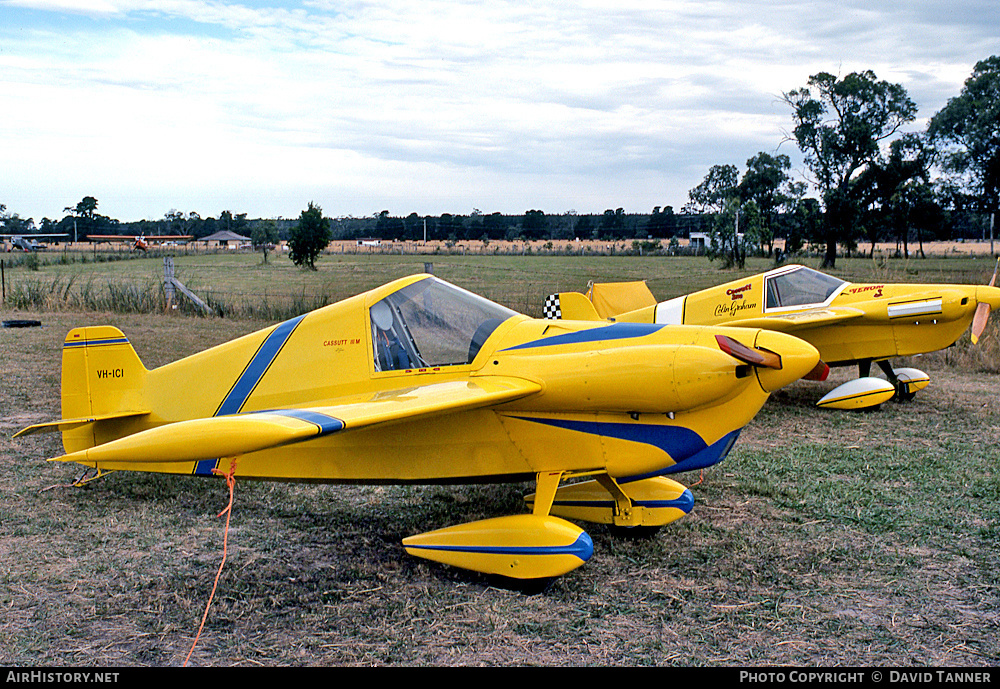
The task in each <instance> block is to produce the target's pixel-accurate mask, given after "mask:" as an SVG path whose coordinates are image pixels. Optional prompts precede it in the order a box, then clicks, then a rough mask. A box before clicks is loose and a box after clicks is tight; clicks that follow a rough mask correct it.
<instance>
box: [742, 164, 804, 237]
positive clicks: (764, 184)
mask: <svg viewBox="0 0 1000 689" xmlns="http://www.w3.org/2000/svg"><path fill="white" fill-rule="evenodd" d="M791 167H792V163H791V160H789V158H788V156H786V155H778V156H772V155H771V154H769V153H764V152H761V153H758V154H757V155H755V156H754V157H753V158H751V159H750V160H748V161H747V171H746V172H745V173H744V174H743V179H741V180H740V184H739V194H740V200H741V201H742V202H743V204H744V205H746V204H749V203H753V204H754V205H755V206H756V211H757V214H758V216H757V222H758V223H759V225H758V228H757V231H756V232H755V233H754V234H756V236H757V241H758V242H759V244H760V247H761V249H762V250H763V248H764V245H765V244H766V245H767V255H768V256H770V255H771V252H772V251H773V249H774V238H775V235H776V234H777V228H778V216H779V213H780V211H781V210H782V209H784V208H790V207H793V206H794V202H795V201H796V200H797V199H799V198H801V197H802V196H803V194H804V193H805V189H804V186H805V185H803V184H802V183H800V182H793V181H792V179H791V177H789V175H788V172H787V170H789V169H790V168H791Z"/></svg>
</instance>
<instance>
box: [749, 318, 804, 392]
mask: <svg viewBox="0 0 1000 689" xmlns="http://www.w3.org/2000/svg"><path fill="white" fill-rule="evenodd" d="M754 345H755V346H756V347H757V348H758V349H766V350H767V351H769V352H774V353H775V354H777V355H778V356H779V357H781V368H777V369H775V368H763V367H757V368H756V371H757V379H758V380H759V381H760V386H761V388H763V389H764V390H765V391H767V392H774V391H775V390H777V389H779V388H782V387H784V386H786V385H788V384H789V383H794V382H795V381H797V380H798V379H799V378H802V377H804V376H805V375H806V374H808V373H809V372H811V371H812V370H813V369H814V368H816V364H818V363H819V352H818V351H817V350H816V348H815V347H813V346H812V345H811V344H809V343H808V342H806V341H805V340H800V339H799V338H797V337H794V336H792V335H786V334H785V333H779V332H775V331H773V330H759V331H757V338H756V340H755V342H754Z"/></svg>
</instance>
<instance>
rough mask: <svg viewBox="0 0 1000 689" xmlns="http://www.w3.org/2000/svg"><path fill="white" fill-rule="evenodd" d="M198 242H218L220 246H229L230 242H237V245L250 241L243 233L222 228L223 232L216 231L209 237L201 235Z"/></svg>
mask: <svg viewBox="0 0 1000 689" xmlns="http://www.w3.org/2000/svg"><path fill="white" fill-rule="evenodd" d="M195 241H198V242H205V243H206V244H210V243H211V242H218V245H219V246H225V247H228V246H229V242H237V246H239V245H240V244H242V243H244V242H249V241H250V238H249V237H244V236H243V235H241V234H236V233H235V232H230V231H229V230H222V231H221V232H216V233H215V234H210V235H208V236H207V237H199V238H198V239H197V240H195Z"/></svg>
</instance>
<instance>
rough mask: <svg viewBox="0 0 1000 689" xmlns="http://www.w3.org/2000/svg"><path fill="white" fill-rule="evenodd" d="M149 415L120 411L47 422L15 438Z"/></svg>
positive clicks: (21, 432)
mask: <svg viewBox="0 0 1000 689" xmlns="http://www.w3.org/2000/svg"><path fill="white" fill-rule="evenodd" d="M147 414H149V412H148V411H120V412H114V413H112V414H101V415H99V416H81V417H79V418H76V419H59V420H58V421H46V422H45V423H36V424H34V425H32V426H28V427H27V428H25V429H23V430H20V431H18V432H17V433H15V434H14V437H15V438H20V437H21V436H23V435H33V434H35V433H55V432H56V431H68V430H71V429H73V428H79V427H81V426H85V425H87V424H88V423H98V422H100V421H111V420H114V419H128V418H132V417H133V416H145V415H147Z"/></svg>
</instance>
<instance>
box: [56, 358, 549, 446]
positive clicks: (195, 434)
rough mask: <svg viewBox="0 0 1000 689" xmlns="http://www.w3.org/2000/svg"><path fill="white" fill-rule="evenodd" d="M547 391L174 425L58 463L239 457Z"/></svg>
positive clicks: (427, 393)
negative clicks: (377, 425)
mask: <svg viewBox="0 0 1000 689" xmlns="http://www.w3.org/2000/svg"><path fill="white" fill-rule="evenodd" d="M540 390H541V386H540V385H538V384H537V383H533V382H531V381H527V380H523V379H520V378H511V377H500V376H490V377H483V378H475V379H471V380H461V381H451V382H442V383H432V384H429V385H422V386H414V387H408V388H403V389H398V390H389V391H383V392H377V393H371V394H367V395H358V396H355V397H352V398H348V399H345V400H338V401H337V402H335V403H321V404H319V405H317V406H308V407H294V408H287V409H268V410H261V411H253V412H246V413H242V414H231V415H227V416H213V417H208V418H200V419H190V420H186V421H178V422H175V423H168V424H165V425H163V426H157V427H156V428H151V429H148V430H145V431H140V432H139V433H135V434H133V435H129V436H125V437H123V438H119V439H117V440H113V441H111V442H108V443H104V444H103V445H98V446H96V447H92V448H88V449H86V450H80V451H78V452H72V453H70V454H66V455H62V456H60V457H55V458H53V460H54V461H63V462H79V463H81V464H92V463H94V462H136V463H143V462H192V461H200V460H204V459H215V458H219V457H235V456H238V455H243V454H247V453H250V452H257V451H260V450H266V449H269V448H273V447H280V446H283V445H289V444H292V443H297V442H302V441H305V440H310V439H313V438H318V437H320V436H324V435H329V434H331V433H339V432H343V431H349V430H356V429H359V428H364V427H367V426H372V425H375V424H386V423H392V422H396V421H405V420H409V419H413V418H416V417H422V416H431V415H435V414H445V413H453V412H457V411H464V410H469V409H477V408H482V407H487V406H493V405H498V404H502V403H504V402H509V401H512V400H515V399H519V398H521V397H525V396H527V395H531V394H534V393H536V392H539V391H540Z"/></svg>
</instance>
